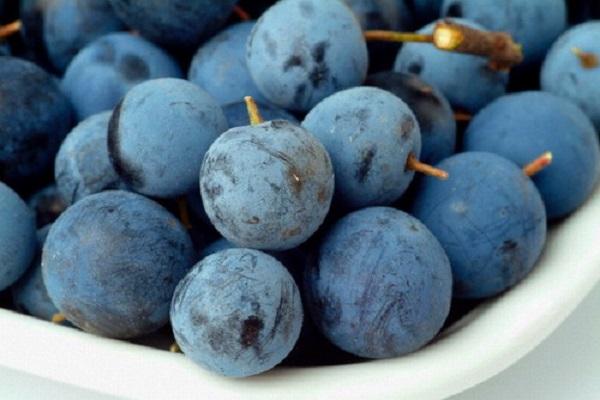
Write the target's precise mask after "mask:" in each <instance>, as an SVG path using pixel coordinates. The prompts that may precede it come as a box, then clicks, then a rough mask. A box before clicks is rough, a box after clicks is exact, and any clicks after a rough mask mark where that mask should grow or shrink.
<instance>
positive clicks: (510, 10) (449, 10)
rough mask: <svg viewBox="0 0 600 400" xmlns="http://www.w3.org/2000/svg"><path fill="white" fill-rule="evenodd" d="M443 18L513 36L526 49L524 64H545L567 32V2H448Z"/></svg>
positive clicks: (541, 0) (513, 0) (528, 0)
mask: <svg viewBox="0 0 600 400" xmlns="http://www.w3.org/2000/svg"><path fill="white" fill-rule="evenodd" d="M442 16H446V17H454V18H465V19H467V20H470V21H474V22H476V23H478V24H481V25H482V26H484V27H485V28H486V29H489V30H491V31H499V32H507V33H510V34H511V35H512V37H513V39H514V40H515V42H517V43H519V44H521V45H522V46H523V54H524V56H525V60H524V65H529V64H536V63H539V62H541V61H542V60H543V59H544V57H545V55H546V52H547V51H548V49H549V48H550V46H551V45H552V43H553V42H554V41H555V40H556V38H558V36H559V35H560V34H561V33H562V32H563V31H564V30H565V29H567V6H566V4H565V0H510V1H507V0H503V1H498V0H445V1H444V4H443V7H442Z"/></svg>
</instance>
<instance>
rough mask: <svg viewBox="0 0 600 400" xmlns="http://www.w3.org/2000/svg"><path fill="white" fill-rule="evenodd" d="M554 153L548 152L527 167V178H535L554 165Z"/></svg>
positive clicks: (525, 169) (524, 171) (525, 168)
mask: <svg viewBox="0 0 600 400" xmlns="http://www.w3.org/2000/svg"><path fill="white" fill-rule="evenodd" d="M552 158H553V156H552V153H551V152H549V151H547V152H545V153H544V154H542V155H541V156H539V157H538V158H536V159H535V160H533V161H532V162H530V163H529V164H527V165H526V166H525V167H523V173H524V174H525V175H527V176H530V177H531V176H534V175H536V174H539V173H540V172H542V170H544V169H546V168H547V167H548V166H549V165H550V164H552Z"/></svg>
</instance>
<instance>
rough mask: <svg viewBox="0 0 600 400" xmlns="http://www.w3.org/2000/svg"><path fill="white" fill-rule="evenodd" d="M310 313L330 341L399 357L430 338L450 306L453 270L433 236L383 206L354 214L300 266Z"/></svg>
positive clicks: (359, 350) (351, 348)
mask: <svg viewBox="0 0 600 400" xmlns="http://www.w3.org/2000/svg"><path fill="white" fill-rule="evenodd" d="M305 290H306V295H307V298H308V299H307V307H308V310H310V315H311V317H312V319H313V320H314V321H315V323H316V325H317V326H318V327H319V329H320V330H321V332H322V333H323V334H324V335H325V336H326V337H327V338H328V339H329V340H331V341H332V342H333V343H334V344H335V345H336V346H338V347H340V348H341V349H343V350H345V351H348V352H350V353H353V354H356V355H358V356H361V357H366V358H388V357H397V356H400V355H403V354H406V353H410V352H412V351H415V350H417V349H419V348H420V347H422V346H424V345H425V344H426V343H428V342H429V341H430V340H431V339H433V337H434V336H435V335H436V334H437V332H438V331H439V330H440V328H441V327H442V325H443V323H444V321H445V319H446V317H447V316H448V312H449V310H450V301H451V298H452V273H451V269H450V263H449V261H448V257H447V256H446V254H445V253H444V250H443V249H442V247H441V246H440V244H439V242H438V241H437V240H436V238H435V237H434V236H433V235H432V234H431V233H430V232H429V230H428V229H427V228H426V227H425V226H424V225H423V224H422V223H420V222H419V221H418V220H417V219H415V218H413V217H411V216H410V215H408V214H406V213H404V212H402V211H399V210H395V209H393V208H389V207H372V208H365V209H362V210H359V211H356V212H353V213H351V214H349V215H347V216H346V217H344V218H342V219H341V220H340V221H338V222H337V223H336V224H335V225H334V226H333V227H332V228H331V230H330V231H329V233H328V234H327V235H326V236H325V238H324V239H323V241H322V243H321V245H320V248H319V250H318V255H317V257H316V258H315V261H314V262H313V263H310V264H309V265H308V268H307V269H306V271H305Z"/></svg>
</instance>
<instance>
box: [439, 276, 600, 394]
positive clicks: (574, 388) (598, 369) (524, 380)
mask: <svg viewBox="0 0 600 400" xmlns="http://www.w3.org/2000/svg"><path fill="white" fill-rule="evenodd" d="M599 267H600V266H599ZM507 399H510V400H598V399H600V285H598V286H596V288H595V289H594V291H593V292H592V294H591V295H590V296H589V297H588V298H587V299H586V300H585V301H584V302H583V303H582V304H581V305H580V306H579V307H578V308H577V310H576V311H575V313H573V314H572V315H571V316H570V317H569V318H568V319H567V320H566V321H565V323H564V324H563V325H561V326H560V328H559V329H558V330H557V331H556V332H555V333H553V334H552V336H550V337H549V338H548V339H547V340H546V341H544V342H543V343H542V344H541V345H540V346H538V347H537V348H536V349H535V350H534V351H533V352H531V353H529V354H528V355H527V356H525V357H524V358H523V359H522V360H521V361H519V362H518V363H517V364H515V365H513V366H512V367H511V368H509V369H507V370H506V371H504V372H502V373H501V374H499V375H497V376H495V377H494V378H492V379H491V380H489V381H487V382H485V383H482V384H481V385H479V386H477V387H475V388H473V389H471V390H468V391H467V392H465V393H462V394H460V395H457V396H454V397H452V398H450V399H449V400H507Z"/></svg>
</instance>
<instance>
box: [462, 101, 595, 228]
mask: <svg viewBox="0 0 600 400" xmlns="http://www.w3.org/2000/svg"><path fill="white" fill-rule="evenodd" d="M463 148H464V150H465V151H488V152H490V153H496V154H498V155H501V156H503V157H505V158H507V159H509V160H512V161H513V162H514V163H516V164H517V165H519V166H525V165H527V164H528V163H529V162H531V161H533V160H535V159H536V158H538V157H539V156H540V155H541V154H542V153H544V152H546V151H550V152H552V154H553V159H552V164H551V165H550V166H548V167H547V168H546V169H544V170H543V171H541V172H540V173H538V174H536V175H535V176H533V178H532V179H533V182H534V183H535V185H536V186H537V188H538V190H539V191H540V194H541V195H542V198H543V199H544V204H545V205H546V213H547V214H548V218H550V219H556V218H561V217H565V216H567V215H568V214H570V213H571V212H573V211H575V210H576V209H577V208H578V207H579V206H581V205H582V204H583V203H584V202H585V200H586V199H587V198H588V197H589V196H590V195H591V193H592V191H593V190H594V187H595V186H596V183H597V182H598V180H599V179H600V143H599V141H598V135H597V133H596V130H595V129H594V126H593V125H592V123H591V121H590V119H589V118H588V117H587V116H586V115H585V114H584V113H583V111H581V110H580V109H579V108H578V107H577V106H576V105H575V104H573V103H572V102H570V101H569V100H566V99H563V98H560V97H558V96H555V95H553V94H550V93H545V92H534V91H532V92H521V93H515V94H511V95H508V96H504V97H501V98H499V99H497V100H496V101H494V102H493V103H491V104H490V105H488V106H487V107H486V108H484V109H483V110H482V111H481V112H480V113H479V114H477V115H476V116H475V118H474V119H473V120H472V121H471V124H470V125H469V127H468V129H467V131H466V133H465V135H464V141H463Z"/></svg>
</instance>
